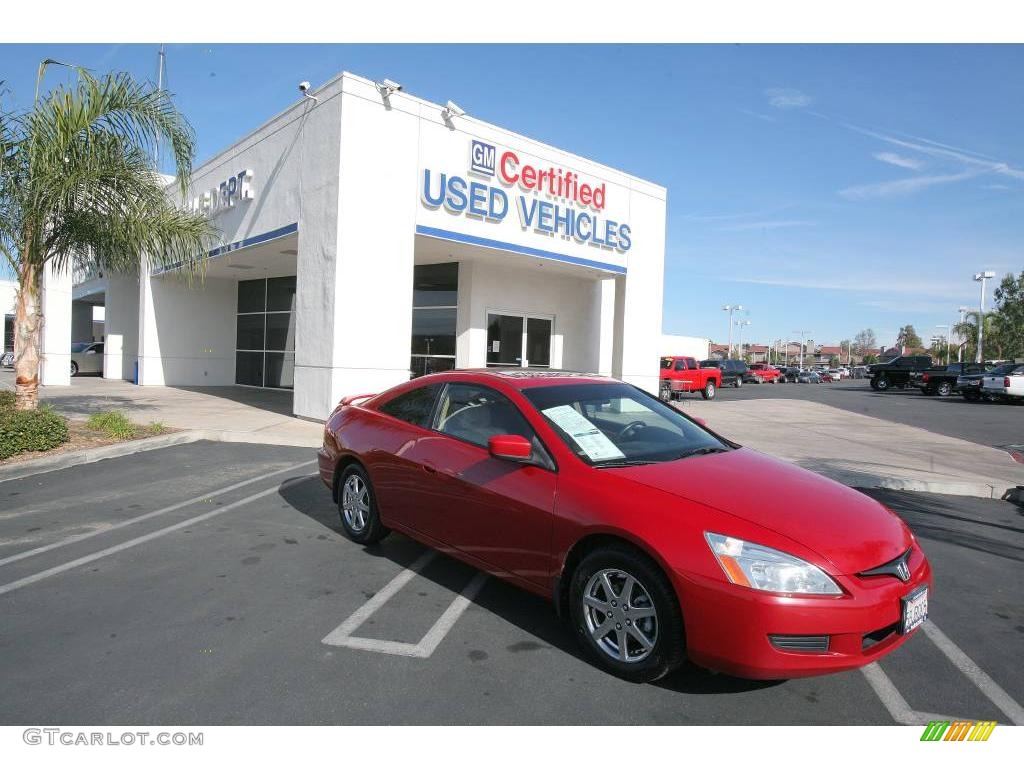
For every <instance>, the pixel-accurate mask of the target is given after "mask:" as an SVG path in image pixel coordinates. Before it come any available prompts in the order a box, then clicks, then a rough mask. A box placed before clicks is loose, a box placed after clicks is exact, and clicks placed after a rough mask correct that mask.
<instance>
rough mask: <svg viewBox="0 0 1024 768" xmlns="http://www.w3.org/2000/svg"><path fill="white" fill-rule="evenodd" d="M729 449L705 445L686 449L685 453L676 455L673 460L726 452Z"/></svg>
mask: <svg viewBox="0 0 1024 768" xmlns="http://www.w3.org/2000/svg"><path fill="white" fill-rule="evenodd" d="M728 450H729V449H728V448H722V447H720V446H717V445H705V446H703V447H702V448H694V449H693V450H692V451H686V452H684V453H681V454H679V455H678V456H676V458H675V459H673V461H676V460H678V459H688V458H690V457H691V456H704V455H706V454H709V453H725V452H726V451H728Z"/></svg>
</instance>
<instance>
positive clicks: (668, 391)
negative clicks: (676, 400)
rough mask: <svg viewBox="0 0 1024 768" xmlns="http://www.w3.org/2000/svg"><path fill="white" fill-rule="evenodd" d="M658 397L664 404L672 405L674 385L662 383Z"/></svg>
mask: <svg viewBox="0 0 1024 768" xmlns="http://www.w3.org/2000/svg"><path fill="white" fill-rule="evenodd" d="M658 397H660V398H661V400H662V401H663V402H666V403H671V402H672V385H671V384H669V383H668V382H667V381H665V382H662V384H661V386H660V387H659V388H658Z"/></svg>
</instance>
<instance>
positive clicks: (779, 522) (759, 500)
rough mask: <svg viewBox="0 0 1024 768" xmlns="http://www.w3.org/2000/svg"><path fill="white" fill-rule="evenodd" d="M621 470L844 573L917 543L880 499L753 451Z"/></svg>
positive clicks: (645, 483) (628, 475) (742, 450)
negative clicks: (760, 530)
mask: <svg viewBox="0 0 1024 768" xmlns="http://www.w3.org/2000/svg"><path fill="white" fill-rule="evenodd" d="M614 471H615V472H618V473H621V475H622V476H624V477H627V478H629V479H630V480H632V481H634V482H637V483H641V484H643V485H646V486H650V487H652V488H657V489H658V490H661V491H665V492H668V493H671V494H673V495H675V496H678V497H679V498H682V499H687V500H689V501H693V502H697V503H699V504H703V505H704V506H707V507H712V508H714V509H717V510H720V511H722V512H726V513H728V514H730V515H734V516H736V517H739V518H742V519H744V520H747V521H749V522H751V523H754V524H755V525H759V526H761V527H762V528H767V529H769V530H772V531H774V532H775V533H778V534H780V535H782V536H785V537H787V538H789V539H792V540H793V541H796V542H799V543H800V544H802V545H803V546H805V547H807V548H808V549H811V550H813V551H814V552H816V553H818V554H819V555H820V556H821V557H822V558H824V559H826V560H828V561H829V562H831V563H832V565H833V566H834V567H835V568H836V569H837V570H838V571H839V572H840V573H843V574H851V573H857V572H859V571H864V570H867V569H869V568H873V567H875V566H876V565H881V564H882V563H885V562H888V561H889V560H892V559H893V558H895V557H897V556H898V555H900V554H902V553H903V552H905V551H906V550H907V548H908V547H910V544H911V538H910V532H909V530H908V529H907V528H906V526H905V525H903V522H902V521H901V520H900V519H899V518H898V517H897V516H896V515H895V514H894V513H892V512H890V511H889V510H888V509H886V508H885V507H884V506H882V505H881V504H880V503H878V502H877V501H875V500H874V499H871V498H869V497H867V496H865V495H864V494H862V493H858V492H857V491H854V490H852V489H850V488H847V487H846V486H845V485H840V484H839V483H837V482H834V481H832V480H829V479H827V478H825V477H822V476H821V475H818V474H816V473H814V472H810V471H808V470H806V469H801V468H800V467H797V466H795V465H794V464H790V463H788V462H785V461H781V460H780V459H774V458H772V457H770V456H766V455H764V454H763V453H758V452H757V451H754V450H751V449H750V448H738V449H736V450H733V451H729V452H728V453H718V454H709V455H706V456H693V457H690V458H687V459H680V460H679V461H671V462H664V463H660V464H647V465H643V466H638V467H624V468H622V469H618V470H614ZM719 533H723V534H729V531H728V530H722V531H719Z"/></svg>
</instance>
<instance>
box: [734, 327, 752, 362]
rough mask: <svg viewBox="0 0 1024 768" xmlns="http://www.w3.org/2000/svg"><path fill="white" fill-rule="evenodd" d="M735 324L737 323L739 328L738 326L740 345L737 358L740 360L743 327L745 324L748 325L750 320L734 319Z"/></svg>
mask: <svg viewBox="0 0 1024 768" xmlns="http://www.w3.org/2000/svg"><path fill="white" fill-rule="evenodd" d="M736 325H738V326H739V328H740V345H739V350H738V351H739V356H740V357H739V359H740V360H742V359H743V327H744V326H746V325H750V321H749V320H737V321H736Z"/></svg>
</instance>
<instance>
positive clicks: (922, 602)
mask: <svg viewBox="0 0 1024 768" xmlns="http://www.w3.org/2000/svg"><path fill="white" fill-rule="evenodd" d="M900 601H901V602H902V603H903V621H902V622H901V629H900V633H901V634H904V635H907V634H910V633H911V632H913V631H914V630H915V629H917V628H918V627H919V626H921V625H922V624H924V622H925V620H926V619H927V618H928V587H921V588H920V589H918V590H916V591H914V592H911V593H910V594H909V595H907V596H906V597H902V598H900Z"/></svg>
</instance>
